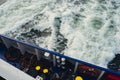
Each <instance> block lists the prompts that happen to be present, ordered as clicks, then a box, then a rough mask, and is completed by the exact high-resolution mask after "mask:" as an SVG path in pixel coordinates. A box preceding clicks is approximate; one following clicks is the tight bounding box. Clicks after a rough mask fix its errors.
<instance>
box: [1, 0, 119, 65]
mask: <svg viewBox="0 0 120 80" xmlns="http://www.w3.org/2000/svg"><path fill="white" fill-rule="evenodd" d="M0 33H1V34H4V35H6V36H10V37H13V38H16V39H19V40H22V41H27V42H29V43H32V44H34V45H39V46H40V47H44V48H47V49H49V50H54V51H57V52H60V53H63V54H65V55H68V56H71V57H74V58H77V59H80V60H84V61H87V62H90V63H93V64H96V65H99V66H103V67H107V64H108V62H109V61H110V60H112V59H113V57H114V56H115V54H117V53H119V52H120V36H119V34H120V0H7V1H6V2H5V3H4V4H2V5H1V6H0Z"/></svg>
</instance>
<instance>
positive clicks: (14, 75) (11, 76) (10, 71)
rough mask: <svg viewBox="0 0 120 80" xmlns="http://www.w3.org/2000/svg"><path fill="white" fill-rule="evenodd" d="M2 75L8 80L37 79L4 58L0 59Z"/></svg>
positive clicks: (0, 74)
mask: <svg viewBox="0 0 120 80" xmlns="http://www.w3.org/2000/svg"><path fill="white" fill-rule="evenodd" d="M0 76H2V77H3V78H5V79H7V80H35V79H34V78H33V77H31V76H29V75H28V74H26V73H24V72H22V71H20V70H19V69H17V68H15V67H14V66H12V65H10V64H9V63H7V62H5V61H3V60H2V59H0Z"/></svg>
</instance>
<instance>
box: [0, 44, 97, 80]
mask: <svg viewBox="0 0 120 80" xmlns="http://www.w3.org/2000/svg"><path fill="white" fill-rule="evenodd" d="M6 51H7V48H6V47H5V45H3V44H1V43H0V58H1V59H3V60H4V61H6V62H8V63H9V64H11V65H13V66H14V67H16V68H18V69H20V70H22V69H21V68H20V63H19V62H13V61H10V60H7V59H6V58H5V54H4V53H5V52H6ZM41 62H47V63H45V64H52V63H50V61H48V60H47V59H44V58H41V60H40V61H38V62H37V64H39V63H40V65H45V64H43V63H41ZM69 66H71V67H69ZM49 67H50V68H51V69H52V70H49V72H50V74H49V75H47V78H46V76H45V75H43V74H41V71H37V70H35V67H32V68H31V69H29V70H28V71H27V72H26V71H24V70H23V71H24V72H26V73H27V74H29V75H31V76H32V77H34V78H36V77H37V76H38V75H39V76H42V77H43V78H45V80H52V79H50V78H52V77H53V75H54V76H57V74H59V75H63V78H62V79H59V80H73V78H75V76H81V77H82V78H83V80H89V79H91V80H97V77H94V76H89V75H86V74H83V73H81V72H80V71H77V72H76V73H73V67H74V66H73V67H72V65H71V64H69V63H68V64H67V65H66V67H67V68H69V69H63V68H60V67H58V66H52V65H50V66H49ZM69 70H70V71H69ZM55 74H56V75H55Z"/></svg>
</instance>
